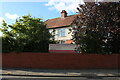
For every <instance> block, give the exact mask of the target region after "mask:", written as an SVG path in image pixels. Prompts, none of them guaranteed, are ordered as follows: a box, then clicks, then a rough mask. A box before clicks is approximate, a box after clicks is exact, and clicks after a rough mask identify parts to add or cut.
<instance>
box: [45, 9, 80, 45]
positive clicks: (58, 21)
mask: <svg viewBox="0 0 120 80" xmlns="http://www.w3.org/2000/svg"><path fill="white" fill-rule="evenodd" d="M78 15H80V14H76V15H70V16H68V15H67V12H66V11H65V10H62V12H61V17H58V18H53V19H48V20H46V21H45V23H46V24H47V28H48V29H49V31H50V33H51V34H52V35H53V36H54V38H53V39H54V40H55V41H57V42H58V43H59V44H71V43H72V42H73V41H72V32H71V31H70V30H71V29H72V28H71V25H72V23H73V22H74V21H75V20H76V18H77V16H78Z"/></svg>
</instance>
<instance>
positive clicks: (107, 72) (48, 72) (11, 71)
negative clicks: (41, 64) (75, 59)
mask: <svg viewBox="0 0 120 80" xmlns="http://www.w3.org/2000/svg"><path fill="white" fill-rule="evenodd" d="M1 71H2V73H0V75H3V76H34V77H120V70H119V69H32V68H2V69H1V70H0V72H1Z"/></svg>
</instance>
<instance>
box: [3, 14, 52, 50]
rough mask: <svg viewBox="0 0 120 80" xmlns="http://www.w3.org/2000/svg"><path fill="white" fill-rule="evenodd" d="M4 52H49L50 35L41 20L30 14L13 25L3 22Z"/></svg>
mask: <svg viewBox="0 0 120 80" xmlns="http://www.w3.org/2000/svg"><path fill="white" fill-rule="evenodd" d="M1 27H2V28H1V31H2V33H3V36H2V42H3V49H2V50H3V52H47V51H48V44H49V38H50V33H49V31H48V29H47V28H46V25H45V24H44V22H43V21H42V19H40V18H33V17H31V16H30V15H29V14H28V15H27V16H22V17H21V18H19V19H17V20H16V22H15V23H14V24H12V25H7V23H5V21H3V23H2V26H1Z"/></svg>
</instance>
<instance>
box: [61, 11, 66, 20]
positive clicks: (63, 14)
mask: <svg viewBox="0 0 120 80" xmlns="http://www.w3.org/2000/svg"><path fill="white" fill-rule="evenodd" d="M61 17H62V18H65V17H67V12H66V11H65V10H62V12H61Z"/></svg>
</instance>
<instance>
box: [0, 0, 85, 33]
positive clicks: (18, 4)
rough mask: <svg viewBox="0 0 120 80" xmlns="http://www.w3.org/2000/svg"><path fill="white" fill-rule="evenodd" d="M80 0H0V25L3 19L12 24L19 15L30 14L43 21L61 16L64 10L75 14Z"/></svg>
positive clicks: (69, 13)
mask: <svg viewBox="0 0 120 80" xmlns="http://www.w3.org/2000/svg"><path fill="white" fill-rule="evenodd" d="M79 3H83V1H82V0H0V25H1V23H2V21H3V20H5V22H6V23H7V24H9V25H10V24H14V23H15V20H16V19H18V18H19V17H21V16H24V15H27V14H31V16H32V17H35V18H42V19H43V21H45V20H47V19H52V18H56V17H60V16H61V13H60V12H61V11H62V10H66V11H67V13H68V15H74V14H76V11H77V10H76V7H78V4H79ZM0 35H1V32H0Z"/></svg>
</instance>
